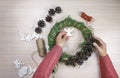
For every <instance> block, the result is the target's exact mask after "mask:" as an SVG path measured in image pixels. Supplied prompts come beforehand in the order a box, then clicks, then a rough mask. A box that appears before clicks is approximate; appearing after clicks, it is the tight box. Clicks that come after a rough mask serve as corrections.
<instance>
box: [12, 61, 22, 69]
mask: <svg viewBox="0 0 120 78" xmlns="http://www.w3.org/2000/svg"><path fill="white" fill-rule="evenodd" d="M13 63H14V64H15V68H17V69H19V68H20V67H21V64H22V60H20V59H16V60H14V61H13Z"/></svg>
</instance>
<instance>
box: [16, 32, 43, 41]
mask: <svg viewBox="0 0 120 78" xmlns="http://www.w3.org/2000/svg"><path fill="white" fill-rule="evenodd" d="M18 35H19V36H20V40H22V41H26V42H30V41H31V40H33V39H38V38H40V37H41V35H40V34H37V33H35V32H34V33H32V34H29V33H22V32H18Z"/></svg>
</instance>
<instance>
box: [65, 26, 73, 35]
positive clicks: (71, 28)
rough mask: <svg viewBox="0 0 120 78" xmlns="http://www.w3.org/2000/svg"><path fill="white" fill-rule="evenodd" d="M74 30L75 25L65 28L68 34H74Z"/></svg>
mask: <svg viewBox="0 0 120 78" xmlns="http://www.w3.org/2000/svg"><path fill="white" fill-rule="evenodd" d="M73 30H74V28H73V27H70V28H68V27H66V28H64V31H66V32H67V36H72V32H73Z"/></svg>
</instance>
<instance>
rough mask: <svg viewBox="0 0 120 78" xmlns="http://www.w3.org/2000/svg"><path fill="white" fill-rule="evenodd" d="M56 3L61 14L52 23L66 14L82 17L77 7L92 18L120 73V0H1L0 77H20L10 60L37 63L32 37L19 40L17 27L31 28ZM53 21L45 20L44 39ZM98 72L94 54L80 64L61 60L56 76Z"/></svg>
mask: <svg viewBox="0 0 120 78" xmlns="http://www.w3.org/2000/svg"><path fill="white" fill-rule="evenodd" d="M58 5H60V6H61V7H62V9H63V14H61V15H56V16H54V17H53V18H54V23H55V22H56V21H58V20H57V18H59V17H61V19H62V18H63V16H68V15H70V16H71V17H72V18H74V19H77V20H81V21H83V20H82V19H81V18H80V17H79V16H78V14H79V12H80V11H85V12H86V13H87V14H88V15H91V16H93V17H94V18H95V22H94V23H93V24H92V27H93V28H94V32H95V34H96V35H97V36H99V37H100V38H102V39H103V40H104V41H105V42H106V44H107V51H108V54H109V56H110V58H111V60H112V62H113V64H114V67H115V69H116V71H117V73H118V74H119V75H120V47H119V46H120V45H119V44H120V0H85V1H84V0H0V78H19V76H18V73H17V70H16V69H15V68H14V67H15V66H14V64H13V60H15V59H16V58H21V59H22V60H23V62H24V63H25V64H27V65H30V66H32V67H36V64H35V63H34V62H33V61H32V59H31V54H32V53H33V52H36V50H37V47H36V44H35V40H33V41H31V42H23V41H20V38H19V36H18V31H22V32H31V31H32V30H31V27H32V26H37V22H38V20H39V19H41V18H44V17H45V16H46V15H47V10H48V9H49V8H54V7H55V6H58ZM54 23H52V24H47V26H48V27H45V28H44V30H43V35H44V36H43V37H44V39H45V40H46V41H47V34H48V32H47V30H49V29H48V28H49V25H50V26H52V25H53V24H54ZM45 34H46V35H45ZM46 43H47V42H46ZM34 58H35V59H36V60H37V62H41V61H42V58H40V57H39V56H38V55H37V53H36V54H35V56H34ZM99 74H100V72H99V65H98V60H97V58H96V56H95V54H93V55H92V56H91V58H90V59H89V60H88V61H87V62H85V64H84V65H83V66H81V67H80V68H79V67H75V68H73V67H66V66H65V65H62V64H60V65H59V70H58V72H57V73H56V75H55V78H100V77H99ZM31 76H32V75H30V76H28V75H27V76H25V78H31Z"/></svg>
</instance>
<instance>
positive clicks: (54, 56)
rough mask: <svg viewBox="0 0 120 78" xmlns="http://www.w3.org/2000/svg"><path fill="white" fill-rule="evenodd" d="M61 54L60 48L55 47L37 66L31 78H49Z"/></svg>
mask: <svg viewBox="0 0 120 78" xmlns="http://www.w3.org/2000/svg"><path fill="white" fill-rule="evenodd" d="M61 54H62V48H61V47H60V46H58V45H55V46H54V47H53V48H52V50H51V51H50V52H49V53H48V54H47V55H46V56H45V58H44V60H43V61H42V62H41V64H40V65H39V66H38V68H37V70H36V72H35V73H34V75H33V78H49V76H50V74H51V73H52V70H53V68H54V67H55V65H56V63H57V62H58V60H59V58H60V56H61Z"/></svg>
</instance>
